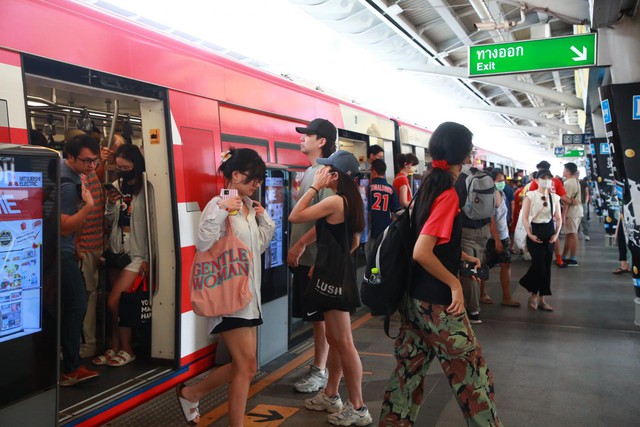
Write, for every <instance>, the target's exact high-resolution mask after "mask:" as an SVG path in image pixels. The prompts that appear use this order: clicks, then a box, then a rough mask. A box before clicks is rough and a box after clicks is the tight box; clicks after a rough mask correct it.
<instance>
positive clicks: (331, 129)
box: [287, 119, 338, 393]
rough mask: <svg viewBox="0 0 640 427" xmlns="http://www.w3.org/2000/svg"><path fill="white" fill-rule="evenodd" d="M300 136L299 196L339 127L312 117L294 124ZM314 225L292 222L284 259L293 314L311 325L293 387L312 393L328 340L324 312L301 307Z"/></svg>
mask: <svg viewBox="0 0 640 427" xmlns="http://www.w3.org/2000/svg"><path fill="white" fill-rule="evenodd" d="M296 131H297V132H298V133H300V134H302V136H301V137H300V150H301V151H302V153H303V154H304V155H306V156H307V159H309V163H311V166H310V167H309V168H308V169H307V170H306V171H305V172H304V175H303V177H302V181H301V182H300V188H299V189H298V191H297V194H294V195H293V198H294V200H296V201H297V200H298V195H299V196H302V195H303V194H305V193H306V192H307V190H308V189H309V187H310V186H311V183H312V182H313V177H314V176H315V174H316V171H317V170H318V169H320V168H322V167H323V166H322V165H320V164H318V163H317V162H316V160H317V159H319V158H326V157H329V156H330V155H331V154H332V153H333V152H334V151H336V138H337V136H338V130H337V129H336V127H335V126H334V125H333V123H331V122H330V121H329V120H326V119H314V120H312V121H311V123H309V124H308V125H307V126H306V127H296ZM331 194H333V193H332V192H331V190H326V189H325V190H322V191H321V192H320V193H319V194H316V196H315V197H314V199H313V200H312V201H311V203H310V205H313V204H315V203H318V202H319V201H320V200H322V199H323V198H325V197H327V196H330V195H331ZM315 241H316V228H315V223H314V222H313V221H312V222H307V223H302V224H291V239H290V242H289V243H290V245H289V253H288V255H287V263H288V264H289V266H290V267H291V271H292V272H293V285H292V294H293V295H292V307H291V308H292V316H293V317H296V318H302V319H304V320H305V321H308V322H311V324H312V325H313V339H314V345H315V347H314V352H315V354H314V359H313V364H312V365H311V366H310V367H309V371H308V372H307V373H306V374H305V375H304V376H303V377H302V378H301V379H300V380H298V382H296V383H295V385H294V388H295V389H296V391H298V392H300V393H313V392H316V391H318V390H320V389H321V388H325V387H326V385H327V378H328V373H327V369H326V366H327V355H328V354H329V344H328V343H327V338H326V335H325V325H324V314H323V313H318V312H311V313H309V312H307V311H305V310H304V305H303V298H302V297H303V295H304V291H305V289H306V288H307V286H308V284H309V271H310V270H311V267H312V266H313V263H314V262H315V259H316V245H315Z"/></svg>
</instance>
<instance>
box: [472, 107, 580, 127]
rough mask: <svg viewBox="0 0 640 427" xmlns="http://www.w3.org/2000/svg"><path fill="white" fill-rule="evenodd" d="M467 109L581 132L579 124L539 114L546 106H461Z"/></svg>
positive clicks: (545, 109)
mask: <svg viewBox="0 0 640 427" xmlns="http://www.w3.org/2000/svg"><path fill="white" fill-rule="evenodd" d="M460 108H464V109H467V110H477V111H486V112H488V113H493V114H505V115H507V116H512V117H520V118H523V119H527V120H533V121H534V122H537V123H543V124H546V125H549V126H552V127H556V128H560V129H564V130H566V131H569V132H573V133H582V129H580V126H573V125H568V124H566V123H564V122H563V121H559V120H553V119H547V118H546V117H543V116H541V115H540V113H541V112H543V111H548V109H547V108H522V107H489V106H484V105H477V106H462V107H460Z"/></svg>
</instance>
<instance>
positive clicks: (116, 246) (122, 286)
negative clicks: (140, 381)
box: [93, 144, 155, 367]
mask: <svg viewBox="0 0 640 427" xmlns="http://www.w3.org/2000/svg"><path fill="white" fill-rule="evenodd" d="M114 162H115V164H116V169H117V171H118V176H119V178H118V179H117V180H116V181H114V182H113V186H112V187H111V188H110V189H108V190H107V203H106V208H105V223H106V224H107V227H110V228H111V230H110V232H109V234H108V236H109V241H108V244H107V250H108V251H110V252H111V253H113V254H126V255H127V256H128V260H129V264H127V265H126V266H117V267H116V266H114V265H107V267H108V268H109V282H110V283H111V292H110V293H109V297H108V300H107V305H108V307H109V311H110V312H111V320H112V328H111V346H110V348H109V349H107V351H106V352H105V353H104V354H103V355H101V356H98V357H96V358H95V359H93V363H94V364H95V365H108V366H112V367H119V366H124V365H127V364H129V363H131V362H133V361H134V360H135V359H136V356H135V354H134V353H133V348H132V345H131V337H132V328H131V327H127V326H119V324H118V319H119V308H120V296H121V294H122V293H123V292H126V291H127V290H128V289H130V288H131V286H132V285H133V282H134V280H135V279H136V277H137V276H138V275H139V274H146V275H148V274H149V269H150V263H151V261H152V259H153V254H150V253H149V242H148V239H149V238H151V239H152V242H154V241H155V236H153V235H152V236H149V235H148V232H147V230H148V229H151V230H155V227H154V224H155V215H154V211H153V209H150V211H149V215H147V206H146V204H145V192H146V197H147V200H148V204H149V208H152V207H153V206H154V205H155V204H154V192H153V186H152V185H151V183H147V186H146V188H143V187H144V182H143V175H142V174H143V172H144V171H145V162H144V157H142V153H141V152H140V149H139V148H138V147H137V146H135V145H129V144H127V145H122V146H120V147H119V148H118V150H117V151H116V153H115V158H114ZM147 217H149V221H150V223H151V227H147ZM152 247H155V244H153V245H152Z"/></svg>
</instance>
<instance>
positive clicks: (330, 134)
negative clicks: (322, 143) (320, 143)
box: [296, 119, 338, 142]
mask: <svg viewBox="0 0 640 427" xmlns="http://www.w3.org/2000/svg"><path fill="white" fill-rule="evenodd" d="M296 132H298V133H303V134H305V135H318V136H319V137H321V138H325V139H326V140H327V141H329V142H336V136H337V134H338V130H337V129H336V127H335V126H334V125H333V123H331V122H330V121H329V120H327V119H313V120H312V121H311V123H309V124H308V125H307V127H296Z"/></svg>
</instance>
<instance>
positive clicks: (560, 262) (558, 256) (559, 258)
mask: <svg viewBox="0 0 640 427" xmlns="http://www.w3.org/2000/svg"><path fill="white" fill-rule="evenodd" d="M556 262H557V263H558V264H562V255H560V254H556Z"/></svg>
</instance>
